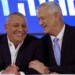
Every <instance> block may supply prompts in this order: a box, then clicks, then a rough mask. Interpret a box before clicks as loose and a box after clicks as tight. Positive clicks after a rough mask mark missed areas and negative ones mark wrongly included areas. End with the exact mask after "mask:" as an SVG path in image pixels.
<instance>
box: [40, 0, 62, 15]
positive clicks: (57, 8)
mask: <svg viewBox="0 0 75 75" xmlns="http://www.w3.org/2000/svg"><path fill="white" fill-rule="evenodd" d="M42 6H46V7H47V8H48V9H49V12H50V13H55V12H58V13H59V14H61V15H62V10H61V8H60V6H59V5H58V4H57V3H55V2H53V1H50V2H46V3H42V4H41V5H40V6H39V8H40V7H42Z"/></svg>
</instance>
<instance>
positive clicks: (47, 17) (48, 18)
mask: <svg viewBox="0 0 75 75" xmlns="http://www.w3.org/2000/svg"><path fill="white" fill-rule="evenodd" d="M38 18H39V23H40V25H41V26H42V27H43V28H44V32H45V33H48V34H52V33H53V30H54V29H55V27H56V18H55V14H52V13H49V10H48V9H47V8H46V6H44V7H43V6H42V7H40V8H39V9H38Z"/></svg>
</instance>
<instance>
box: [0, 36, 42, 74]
mask: <svg viewBox="0 0 75 75" xmlns="http://www.w3.org/2000/svg"><path fill="white" fill-rule="evenodd" d="M34 59H36V60H40V61H43V50H42V45H41V42H40V40H39V39H37V38H36V37H33V36H30V35H27V37H26V38H25V40H24V43H23V44H22V46H21V48H20V49H19V52H18V55H17V59H16V65H17V66H18V67H19V69H20V71H23V72H25V74H29V73H30V74H34V73H37V72H36V71H35V70H32V69H28V64H29V62H30V61H32V60H34ZM10 64H11V55H10V51H9V47H8V42H7V35H2V36H0V70H3V69H5V68H6V67H7V66H9V65H10Z"/></svg>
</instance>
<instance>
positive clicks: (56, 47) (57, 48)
mask: <svg viewBox="0 0 75 75" xmlns="http://www.w3.org/2000/svg"><path fill="white" fill-rule="evenodd" d="M58 40H59V39H58V38H54V40H53V42H54V46H53V48H54V56H55V60H56V63H57V65H60V52H61V50H60V46H59V43H58Z"/></svg>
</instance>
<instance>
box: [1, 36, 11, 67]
mask: <svg viewBox="0 0 75 75" xmlns="http://www.w3.org/2000/svg"><path fill="white" fill-rule="evenodd" d="M1 48H2V52H3V57H4V61H5V64H6V65H7V66H8V65H10V64H11V55H10V51H9V47H8V42H7V36H6V35H5V36H4V37H3V38H2V46H1Z"/></svg>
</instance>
